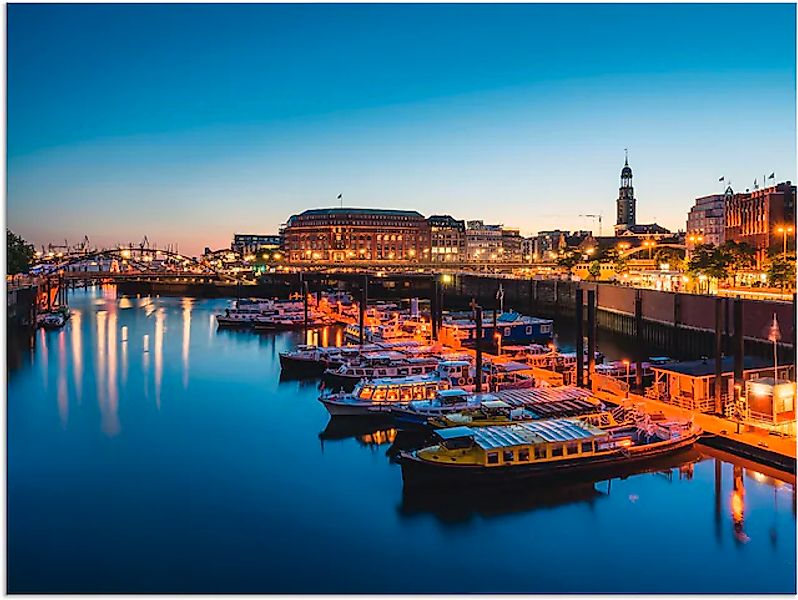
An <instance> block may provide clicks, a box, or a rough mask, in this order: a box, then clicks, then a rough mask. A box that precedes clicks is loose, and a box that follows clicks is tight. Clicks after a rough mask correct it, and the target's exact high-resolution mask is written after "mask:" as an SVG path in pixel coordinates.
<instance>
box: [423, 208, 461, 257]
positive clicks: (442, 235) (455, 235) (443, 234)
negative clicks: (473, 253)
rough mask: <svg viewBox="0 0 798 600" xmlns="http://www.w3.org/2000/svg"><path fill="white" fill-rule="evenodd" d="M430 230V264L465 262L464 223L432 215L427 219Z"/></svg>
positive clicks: (448, 217)
mask: <svg viewBox="0 0 798 600" xmlns="http://www.w3.org/2000/svg"><path fill="white" fill-rule="evenodd" d="M427 223H428V224H429V230H430V261H431V262H463V261H465V260H466V226H465V221H458V220H457V219H455V218H453V217H451V216H449V215H433V216H431V217H429V218H428V219H427Z"/></svg>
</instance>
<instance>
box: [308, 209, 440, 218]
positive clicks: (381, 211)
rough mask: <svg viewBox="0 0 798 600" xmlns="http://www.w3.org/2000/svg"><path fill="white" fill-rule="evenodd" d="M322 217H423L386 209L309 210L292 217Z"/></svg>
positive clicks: (415, 213)
mask: <svg viewBox="0 0 798 600" xmlns="http://www.w3.org/2000/svg"><path fill="white" fill-rule="evenodd" d="M322 215H389V216H392V217H418V218H419V219H423V218H424V215H422V214H421V213H420V212H418V211H417V210H398V209H387V208H311V209H308V210H305V211H302V212H301V213H299V214H298V215H294V216H296V217H304V216H322Z"/></svg>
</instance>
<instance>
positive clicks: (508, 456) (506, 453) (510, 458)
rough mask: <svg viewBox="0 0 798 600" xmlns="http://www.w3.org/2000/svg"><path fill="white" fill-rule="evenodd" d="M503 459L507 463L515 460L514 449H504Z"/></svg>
mask: <svg viewBox="0 0 798 600" xmlns="http://www.w3.org/2000/svg"><path fill="white" fill-rule="evenodd" d="M502 460H503V461H504V462H506V463H509V462H513V460H515V452H513V451H512V450H505V451H503V452H502Z"/></svg>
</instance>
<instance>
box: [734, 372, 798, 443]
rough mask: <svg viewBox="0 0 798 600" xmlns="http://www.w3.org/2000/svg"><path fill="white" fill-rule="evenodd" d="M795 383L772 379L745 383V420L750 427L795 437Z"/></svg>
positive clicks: (763, 378) (752, 380)
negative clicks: (762, 428)
mask: <svg viewBox="0 0 798 600" xmlns="http://www.w3.org/2000/svg"><path fill="white" fill-rule="evenodd" d="M795 392H796V388H795V382H794V381H787V380H785V379H779V380H775V379H773V378H772V377H760V378H757V379H749V380H748V381H747V382H746V383H745V401H746V402H745V403H746V415H745V417H746V420H747V421H749V422H750V423H751V424H752V425H754V426H758V427H765V428H768V429H776V430H778V431H780V432H781V433H784V434H787V435H793V436H794V435H795Z"/></svg>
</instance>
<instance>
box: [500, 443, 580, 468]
mask: <svg viewBox="0 0 798 600" xmlns="http://www.w3.org/2000/svg"><path fill="white" fill-rule="evenodd" d="M580 449H581V451H582V454H589V453H591V452H593V440H590V441H587V442H581V443H580V442H568V443H565V444H549V445H548V446H545V445H540V446H535V447H534V460H544V459H546V458H559V457H562V456H574V455H576V454H579V451H580ZM531 457H532V454H531V453H530V451H529V448H519V449H518V450H502V451H500V452H488V455H487V462H488V464H489V465H498V464H499V458H501V463H503V464H512V463H522V462H529V461H530V459H531Z"/></svg>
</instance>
